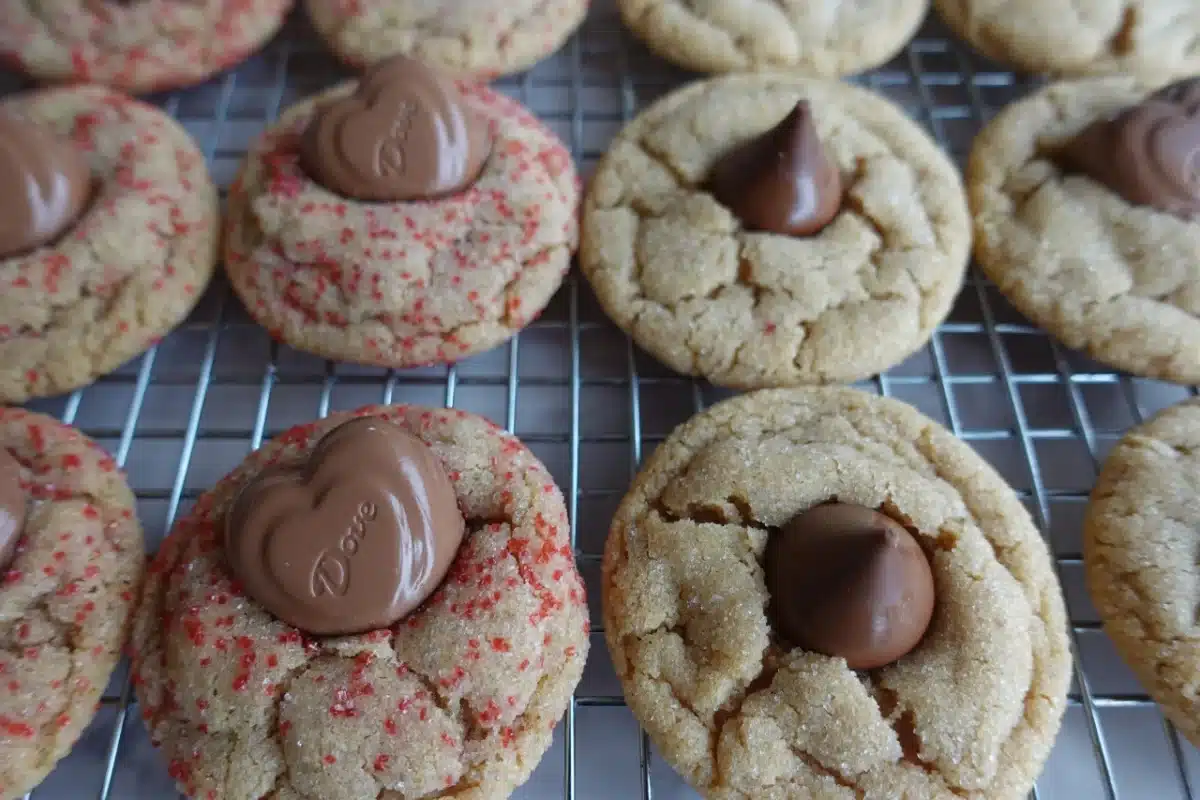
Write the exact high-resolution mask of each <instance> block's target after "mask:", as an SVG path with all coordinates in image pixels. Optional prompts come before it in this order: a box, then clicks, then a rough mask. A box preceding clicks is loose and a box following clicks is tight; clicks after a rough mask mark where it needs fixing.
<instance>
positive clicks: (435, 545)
mask: <svg viewBox="0 0 1200 800" xmlns="http://www.w3.org/2000/svg"><path fill="white" fill-rule="evenodd" d="M465 527H466V526H465V522H464V520H463V517H462V515H461V514H460V513H459V510H458V503H457V500H456V497H455V493H454V488H453V486H451V484H450V479H449V477H448V476H447V475H446V472H445V470H444V469H443V468H442V466H441V464H440V463H439V462H438V460H437V458H436V457H435V456H434V455H433V453H432V452H431V451H430V450H429V448H428V447H427V446H426V445H425V443H424V442H422V441H421V440H420V439H417V438H416V437H414V436H412V435H410V434H409V433H407V432H405V431H403V430H402V429H400V428H399V427H397V426H395V425H392V424H390V423H388V422H384V421H382V420H379V419H376V418H371V417H365V418H361V419H355V420H352V421H350V422H347V423H345V424H343V425H340V426H339V427H337V428H335V429H334V430H333V431H331V432H330V433H329V434H328V435H326V436H325V438H324V439H322V440H321V441H320V442H319V443H318V444H317V446H316V448H314V450H313V451H312V453H311V454H310V455H309V457H308V458H307V459H305V460H304V461H302V462H301V463H295V464H287V465H282V466H277V467H272V468H268V469H266V470H264V471H263V472H261V473H260V474H259V475H258V476H256V477H255V478H254V479H252V480H250V481H249V482H248V483H247V484H246V485H245V486H244V487H243V488H242V489H241V491H240V492H239V493H238V495H237V497H236V498H235V500H234V502H233V505H232V507H231V509H230V510H229V513H228V514H227V515H226V519H225V546H226V553H227V555H228V559H229V565H230V567H231V568H232V570H233V573H234V575H235V576H236V577H237V578H238V579H239V580H240V581H241V583H242V586H243V589H244V591H245V592H246V593H247V594H248V595H249V596H250V597H252V598H253V599H255V600H257V601H258V603H259V604H261V605H262V606H263V607H264V608H265V609H266V610H267V611H269V612H271V613H272V614H274V615H275V616H276V617H278V618H279V619H281V620H283V621H284V622H286V623H288V624H290V625H293V626H295V627H296V628H299V629H301V630H303V631H307V632H308V633H311V634H315V635H345V634H353V633H362V632H366V631H369V630H374V629H376V628H383V627H387V626H389V625H392V624H393V623H395V622H397V621H398V620H400V619H402V618H403V617H404V616H405V615H407V614H408V613H410V612H411V611H413V610H414V609H415V608H417V607H418V606H419V605H420V604H421V603H422V602H424V601H425V599H426V598H428V597H429V595H430V594H432V593H433V592H434V590H435V589H436V588H437V586H438V585H439V584H440V583H441V581H442V579H443V578H444V577H445V575H446V572H447V571H448V570H449V568H450V564H451V563H452V562H453V560H454V556H455V554H456V553H457V551H458V546H459V544H460V543H461V542H462V539H463V535H464V531H465Z"/></svg>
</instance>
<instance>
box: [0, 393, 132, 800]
mask: <svg viewBox="0 0 1200 800" xmlns="http://www.w3.org/2000/svg"><path fill="white" fill-rule="evenodd" d="M0 448H3V449H4V450H6V451H7V452H8V453H10V454H11V455H12V456H13V458H15V459H16V461H17V463H18V464H19V465H20V467H21V485H22V487H23V488H24V489H25V491H26V493H27V495H28V497H29V501H30V502H29V505H28V509H27V514H26V522H25V526H24V529H23V533H22V536H21V539H20V541H19V543H18V545H17V551H16V556H15V558H14V560H13V561H12V563H11V564H9V565H8V568H7V570H6V571H4V572H3V573H0V686H3V691H0V798H5V800H8V798H17V797H21V796H23V795H24V794H25V793H26V792H28V791H30V790H31V789H33V787H34V786H36V785H37V784H38V783H39V782H41V780H42V779H43V778H45V777H46V775H48V774H49V773H50V771H51V770H52V769H53V768H54V765H55V764H56V763H57V762H58V760H59V759H60V758H62V757H63V756H64V755H66V753H67V751H68V750H69V749H70V748H71V747H72V745H74V744H75V742H76V740H78V738H79V735H80V734H81V733H82V732H83V729H84V728H86V727H87V725H88V723H89V722H91V720H92V717H93V716H94V714H95V713H96V708H97V706H98V704H99V701H100V695H101V693H102V692H103V691H104V687H105V685H106V684H107V683H108V680H109V676H110V675H111V674H112V671H113V668H114V667H116V665H117V661H118V660H119V659H120V657H121V648H122V646H123V645H124V644H125V634H126V632H127V631H128V623H129V619H130V615H131V613H132V611H133V606H134V603H135V602H136V600H137V592H138V586H139V583H140V581H141V577H142V572H143V567H144V564H145V555H144V552H143V549H142V529H141V526H140V525H139V524H138V521H137V517H136V516H135V506H134V497H133V493H132V492H131V491H130V489H129V486H128V485H127V484H126V482H125V478H124V477H123V476H122V475H121V472H120V470H118V469H117V465H116V463H115V462H114V461H113V459H112V457H111V456H109V454H108V453H107V452H105V451H104V450H103V449H101V448H100V447H99V446H98V445H96V444H95V443H94V442H92V441H91V440H90V439H88V438H87V437H85V436H84V435H83V434H81V433H80V432H79V431H77V430H75V429H74V428H70V427H68V426H66V425H64V424H62V423H61V422H58V421H57V420H54V419H51V418H50V417H45V416H42V415H41V414H34V413H30V412H28V411H23V410H21V409H16V408H0Z"/></svg>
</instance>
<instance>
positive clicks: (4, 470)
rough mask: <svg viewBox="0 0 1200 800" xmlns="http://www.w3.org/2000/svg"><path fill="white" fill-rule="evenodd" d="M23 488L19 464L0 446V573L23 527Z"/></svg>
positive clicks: (5, 566) (13, 549)
mask: <svg viewBox="0 0 1200 800" xmlns="http://www.w3.org/2000/svg"><path fill="white" fill-rule="evenodd" d="M25 508H26V499H25V490H24V489H22V488H21V465H20V464H18V463H17V460H16V459H15V458H13V457H12V456H11V455H9V452H8V451H7V450H5V449H4V448H3V447H0V574H3V572H4V570H5V568H7V567H8V564H9V562H10V561H11V560H12V557H13V553H14V552H16V549H17V540H19V539H20V538H21V530H22V529H23V528H24V527H25Z"/></svg>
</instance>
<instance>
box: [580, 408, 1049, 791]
mask: <svg viewBox="0 0 1200 800" xmlns="http://www.w3.org/2000/svg"><path fill="white" fill-rule="evenodd" d="M602 589H603V610H604V624H605V636H606V638H607V641H608V646H609V650H610V651H611V653H612V657H613V662H614V664H615V667H616V670H617V674H618V676H619V677H620V680H621V683H622V685H623V687H624V690H625V696H626V699H627V700H628V702H629V705H630V708H631V709H632V710H633V713H634V715H635V716H636V717H637V718H638V720H639V721H640V722H641V724H642V725H643V726H644V727H645V728H646V730H647V731H648V732H649V734H650V736H651V738H652V739H653V741H654V743H655V746H656V747H657V748H658V750H659V752H661V753H662V754H663V756H664V758H666V760H667V761H668V762H669V763H670V764H671V765H672V766H674V767H675V769H677V770H678V771H679V772H680V773H681V774H682V775H683V776H684V777H685V778H686V779H687V780H688V781H689V782H690V783H691V784H692V786H694V787H696V788H697V789H698V790H699V791H700V792H701V793H702V794H703V795H705V796H706V797H710V798H729V799H730V800H732V799H733V798H755V799H756V800H757V799H758V798H785V797H811V798H846V799H847V800H850V799H851V798H869V799H872V800H884V799H885V798H886V799H887V800H892V798H898V797H920V798H927V799H929V798H947V800H950V799H951V798H957V797H987V798H993V799H994V800H995V799H999V798H1006V799H1007V798H1011V799H1012V800H1016V798H1023V797H1024V796H1025V793H1026V792H1027V791H1028V790H1029V789H1030V787H1031V786H1032V785H1033V783H1034V780H1035V779H1036V777H1037V775H1038V773H1039V772H1040V770H1041V768H1042V765H1043V763H1044V762H1045V760H1046V757H1047V756H1048V755H1049V752H1050V748H1051V746H1052V744H1053V742H1054V739H1055V736H1056V734H1057V732H1058V728H1059V724H1060V721H1061V718H1062V715H1063V711H1064V710H1065V708H1066V699H1067V687H1068V683H1069V679H1070V667H1071V656H1070V651H1069V646H1068V638H1067V627H1066V626H1067V617H1066V612H1065V609H1064V604H1063V599H1062V596H1061V592H1060V589H1059V586H1058V582H1057V580H1056V578H1055V575H1054V571H1053V567H1052V564H1051V560H1050V554H1049V553H1048V551H1047V548H1046V545H1045V542H1044V541H1043V540H1042V537H1041V536H1040V535H1039V533H1038V531H1037V529H1036V528H1035V527H1034V525H1033V523H1032V521H1031V520H1030V518H1029V515H1028V513H1027V512H1026V511H1025V509H1024V507H1023V506H1022V505H1021V502H1020V500H1019V499H1018V498H1017V497H1016V495H1015V494H1014V493H1013V492H1012V490H1011V489H1010V488H1009V487H1008V486H1007V485H1006V484H1005V483H1004V481H1003V480H1002V479H1001V478H1000V476H999V475H997V474H996V472H995V471H993V470H992V468H991V467H990V466H989V465H988V464H986V463H985V462H984V461H983V460H982V459H981V458H979V456H978V455H976V454H975V452H974V451H973V450H972V449H971V448H970V447H968V446H967V445H966V444H964V443H962V442H960V441H958V440H957V439H955V438H954V437H953V436H951V435H950V434H949V433H948V432H947V431H945V430H943V429H942V428H940V427H939V426H937V425H936V424H935V423H933V422H931V421H930V420H929V419H927V418H925V417H923V416H922V415H920V414H919V413H917V412H916V411H915V410H913V409H912V408H911V407H909V406H907V405H904V404H903V403H899V402H897V401H894V400H889V399H882V398H878V397H875V396H872V395H867V394H864V393H862V392H859V391H855V390H852V389H843V388H823V389H799V390H797V389H792V390H771V391H762V392H757V393H752V394H748V395H743V396H741V397H738V398H735V399H732V400H728V401H726V402H723V403H720V404H718V405H716V406H713V407H712V408H710V409H708V410H707V411H705V412H703V413H701V414H699V415H697V416H696V417H694V418H692V419H691V420H690V421H688V422H687V423H685V424H684V425H682V426H681V427H679V428H678V429H676V430H675V431H674V432H673V433H672V434H671V436H670V437H669V438H668V439H667V440H666V442H664V443H663V444H661V445H660V446H659V447H658V448H657V449H656V450H655V451H654V454H653V455H652V456H651V457H650V459H649V460H648V461H647V463H646V464H645V466H644V467H643V468H642V471H641V472H640V474H639V475H638V477H637V478H636V480H635V481H634V484H633V487H632V488H631V489H630V491H629V493H628V494H627V495H626V497H625V499H624V500H623V502H622V503H621V506H620V508H619V509H618V511H617V514H616V517H615V519H614V520H613V524H612V529H611V531H610V533H609V537H608V542H607V545H606V547H605V552H604V566H603V584H602Z"/></svg>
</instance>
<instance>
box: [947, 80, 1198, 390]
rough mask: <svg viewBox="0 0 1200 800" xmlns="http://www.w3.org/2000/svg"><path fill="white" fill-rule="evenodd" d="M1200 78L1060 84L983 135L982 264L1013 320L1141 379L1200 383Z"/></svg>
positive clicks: (1001, 117) (971, 175)
mask: <svg viewBox="0 0 1200 800" xmlns="http://www.w3.org/2000/svg"><path fill="white" fill-rule="evenodd" d="M1197 163H1200V80H1195V79H1193V80H1185V81H1180V82H1178V83H1175V84H1171V85H1169V86H1167V87H1164V88H1162V89H1160V90H1158V91H1153V92H1152V91H1149V90H1147V89H1146V88H1144V87H1142V86H1141V85H1140V84H1138V82H1137V81H1136V80H1135V79H1133V78H1129V77H1119V78H1099V79H1096V78H1093V79H1088V80H1083V81H1072V82H1064V83H1059V84H1054V85H1051V86H1049V87H1047V88H1045V89H1042V90H1041V91H1039V92H1037V93H1035V94H1033V95H1031V96H1029V97H1027V98H1025V99H1023V100H1019V101H1018V102H1016V103H1014V104H1012V105H1011V106H1009V107H1007V108H1005V109H1004V110H1003V111H1001V112H1000V114H998V115H997V116H996V118H995V119H993V120H992V122H991V123H990V124H989V125H988V126H987V127H986V128H984V130H983V131H981V132H980V134H979V136H978V138H977V139H976V140H975V144H974V145H973V147H972V150H971V157H970V160H969V163H968V167H967V189H968V193H969V195H970V202H971V210H972V212H973V214H974V217H975V242H976V247H975V255H976V258H977V259H978V261H979V265H980V266H981V267H982V268H983V271H984V272H985V273H987V275H988V277H989V278H991V279H992V280H993V281H994V282H995V283H996V286H997V288H999V289H1000V291H1001V292H1002V293H1003V294H1004V295H1005V297H1007V298H1008V299H1009V301H1011V302H1012V304H1013V305H1014V306H1016V308H1017V309H1018V310H1019V311H1020V312H1021V313H1023V314H1024V315H1025V316H1027V317H1029V318H1030V319H1031V320H1033V321H1034V322H1035V323H1037V324H1038V325H1039V326H1041V327H1043V328H1045V329H1046V330H1048V331H1049V332H1050V333H1052V334H1054V335H1055V336H1057V337H1058V338H1059V339H1061V340H1062V341H1063V342H1064V343H1065V344H1067V345H1068V346H1070V347H1073V348H1077V349H1080V350H1083V351H1084V352H1086V353H1087V354H1088V355H1089V356H1091V357H1092V358H1095V359H1097V360H1099V361H1103V362H1104V363H1106V364H1109V365H1111V366H1114V367H1117V368H1118V369H1123V370H1126V371H1128V372H1131V373H1133V374H1135V375H1142V376H1145V377H1152V378H1160V379H1163V380H1171V381H1177V382H1180V383H1188V384H1192V383H1200V346H1197V343H1198V342H1200V270H1198V269H1197V264H1200V173H1197V171H1196V164H1197Z"/></svg>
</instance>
